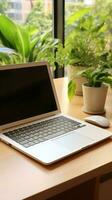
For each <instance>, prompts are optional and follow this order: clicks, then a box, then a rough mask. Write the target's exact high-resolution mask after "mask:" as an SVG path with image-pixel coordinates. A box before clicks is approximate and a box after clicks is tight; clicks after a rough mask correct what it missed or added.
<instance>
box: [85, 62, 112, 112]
mask: <svg viewBox="0 0 112 200" xmlns="http://www.w3.org/2000/svg"><path fill="white" fill-rule="evenodd" d="M81 75H82V77H85V78H86V79H87V83H85V84H83V86H82V88H83V111H84V112H87V113H89V114H103V113H104V112H105V108H104V107H105V101H106V95H107V90H108V85H111V86H112V68H109V67H107V66H105V65H103V66H99V67H98V68H97V69H94V68H90V69H87V70H85V71H83V72H82V73H81Z"/></svg>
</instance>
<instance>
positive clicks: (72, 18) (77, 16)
mask: <svg viewBox="0 0 112 200" xmlns="http://www.w3.org/2000/svg"><path fill="white" fill-rule="evenodd" d="M90 10H91V8H83V9H81V10H79V11H78V12H76V13H75V14H73V15H71V16H70V17H69V18H68V20H67V25H73V23H74V22H76V21H77V20H79V19H80V18H82V17H83V16H84V15H85V14H87V13H89V12H90Z"/></svg>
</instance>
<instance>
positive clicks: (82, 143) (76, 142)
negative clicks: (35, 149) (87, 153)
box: [52, 132, 93, 151]
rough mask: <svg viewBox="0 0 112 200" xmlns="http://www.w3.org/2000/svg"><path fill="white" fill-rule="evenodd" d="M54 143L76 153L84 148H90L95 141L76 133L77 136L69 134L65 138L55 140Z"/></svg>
mask: <svg viewBox="0 0 112 200" xmlns="http://www.w3.org/2000/svg"><path fill="white" fill-rule="evenodd" d="M52 141H53V142H54V143H55V144H57V145H60V146H61V147H65V148H67V149H69V150H70V151H72V150H73V151H74V150H75V151H76V150H79V149H82V148H83V147H86V146H89V145H91V144H92V143H93V140H92V139H90V138H88V137H86V136H82V135H80V134H79V133H77V132H75V134H69V135H65V136H61V137H59V138H54V139H52Z"/></svg>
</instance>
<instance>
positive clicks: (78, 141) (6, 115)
mask: <svg viewBox="0 0 112 200" xmlns="http://www.w3.org/2000/svg"><path fill="white" fill-rule="evenodd" d="M74 109H75V108H74ZM57 119H58V121H60V122H61V119H62V120H63V119H64V120H65V125H64V127H63V130H66V129H67V130H69V128H71V127H69V125H67V126H66V120H69V123H70V125H71V123H72V124H74V123H76V126H75V128H74V127H72V130H71V129H70V130H71V131H67V132H66V133H64V134H63V133H61V134H56V133H55V134H54V132H53V130H54V128H53V127H52V129H51V133H50V138H49V137H48V136H46V139H45V138H44V141H41V139H40V142H38V143H37V142H35V143H33V144H32V143H31V138H30V136H31V134H32V131H33V127H34V126H36V127H37V128H38V127H40V125H43V124H44V126H42V127H41V133H39V134H41V135H42V134H43V132H44V134H45V131H46V130H45V129H46V128H45V124H46V122H49V121H50V122H49V123H53V122H54V123H53V124H54V125H55V123H56V120H57ZM58 123H59V122H58ZM27 127H30V130H31V131H30V132H29V135H28V137H29V139H28V140H29V144H30V145H28V146H27V143H25V145H26V146H25V145H22V144H21V142H19V143H18V142H17V140H14V139H12V137H11V134H13V132H14V137H16V138H18V137H19V139H20V135H21V137H22V139H23V136H24V128H26V130H27ZM60 127H61V125H60ZM22 130H23V132H22ZM42 130H44V131H42ZM26 132H27V133H28V131H26ZM37 132H38V130H37ZM55 132H56V131H55ZM57 132H58V128H57ZM18 135H19V136H18ZM111 135H112V134H111V133H110V132H108V131H106V130H103V129H101V128H98V127H95V126H93V125H90V124H88V123H86V122H83V121H81V120H78V119H75V118H72V117H69V116H64V115H62V114H61V111H60V106H59V102H58V99H57V95H56V91H55V87H54V84H53V79H52V75H51V71H50V68H49V66H48V63H46V62H40V63H27V64H18V65H9V66H3V67H0V139H1V140H2V141H4V142H5V143H7V144H8V145H10V146H12V147H13V148H15V149H17V150H19V151H21V152H23V153H24V154H26V155H28V156H30V157H32V158H34V159H35V160H37V161H39V162H41V163H43V164H45V165H49V164H52V163H54V162H56V161H58V160H61V159H63V158H65V157H67V156H68V155H71V154H73V153H76V152H79V151H81V150H82V149H85V148H87V147H89V146H92V145H93V144H95V143H98V142H100V141H102V140H104V139H107V138H109V137H111ZM9 136H10V137H9ZM39 137H40V136H39ZM35 138H36V137H35ZM25 142H26V141H25Z"/></svg>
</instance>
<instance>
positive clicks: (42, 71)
mask: <svg viewBox="0 0 112 200" xmlns="http://www.w3.org/2000/svg"><path fill="white" fill-rule="evenodd" d="M56 110H57V104H56V101H55V97H54V93H53V89H52V86H51V82H50V78H49V74H48V70H47V67H46V66H33V67H25V68H17V69H8V70H0V125H4V124H7V123H12V122H15V121H18V120H22V119H26V118H30V117H34V116H37V115H41V114H45V113H49V112H52V111H56Z"/></svg>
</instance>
